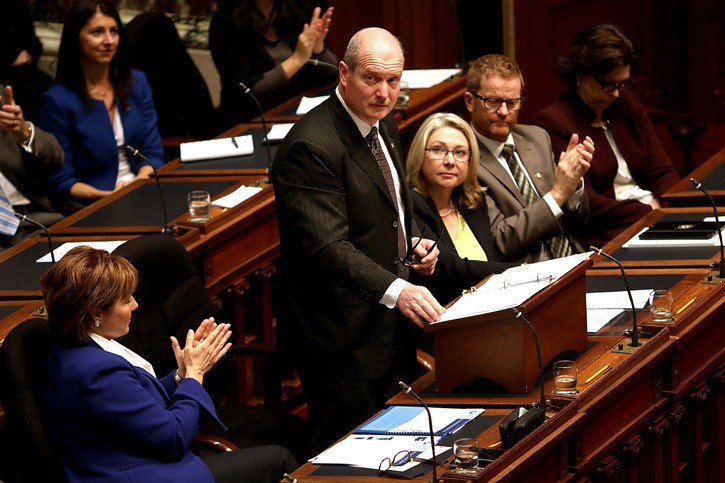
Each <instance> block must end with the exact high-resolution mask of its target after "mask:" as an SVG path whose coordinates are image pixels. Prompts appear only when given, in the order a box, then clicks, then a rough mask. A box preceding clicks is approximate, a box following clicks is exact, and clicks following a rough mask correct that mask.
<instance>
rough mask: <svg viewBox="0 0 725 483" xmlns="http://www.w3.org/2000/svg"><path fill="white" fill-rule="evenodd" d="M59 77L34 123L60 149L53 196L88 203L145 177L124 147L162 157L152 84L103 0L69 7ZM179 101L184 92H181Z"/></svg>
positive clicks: (144, 168) (81, 0) (155, 160)
mask: <svg viewBox="0 0 725 483" xmlns="http://www.w3.org/2000/svg"><path fill="white" fill-rule="evenodd" d="M56 82H57V83H56V85H55V86H53V87H52V88H51V89H49V90H48V91H47V92H46V93H45V94H44V95H43V99H42V105H41V113H40V119H39V120H38V124H39V125H40V126H41V127H43V128H44V129H46V130H47V131H49V132H51V133H52V134H54V135H55V136H56V137H57V138H58V141H59V142H60V144H61V146H62V147H63V151H64V152H65V163H64V165H63V167H62V168H61V169H60V170H58V171H57V172H55V173H53V174H52V175H51V176H50V177H49V180H48V182H49V185H50V188H51V189H52V190H53V191H54V192H55V193H56V195H57V197H58V198H61V199H69V198H70V199H73V200H75V201H79V202H81V203H90V202H92V201H94V200H97V199H100V198H103V197H104V196H106V195H108V194H110V193H112V192H113V191H115V190H117V189H119V188H121V187H123V186H125V185H126V184H128V183H130V182H131V181H133V180H134V179H138V178H148V177H149V175H151V174H152V172H153V170H152V169H151V167H150V166H148V165H147V164H145V162H143V161H141V160H140V159H136V158H134V157H133V156H130V155H129V154H128V151H127V149H126V146H127V145H131V146H133V147H134V148H136V149H138V150H139V151H140V152H141V153H143V154H144V155H145V156H146V157H148V158H149V159H150V161H151V163H152V164H153V165H154V166H156V167H160V166H162V165H163V163H164V154H163V147H162V145H161V136H160V135H159V131H158V129H157V126H156V121H157V116H156V111H155V110H154V104H153V99H152V96H151V88H150V87H149V84H148V82H147V80H146V77H145V75H144V74H143V73H142V72H141V71H137V70H131V68H130V64H129V61H128V55H127V52H126V42H125V38H124V33H123V26H122V24H121V19H120V17H119V15H118V12H117V11H116V9H115V7H114V6H113V4H112V3H110V2H109V1H107V0H78V1H76V2H75V3H74V4H73V5H72V6H71V8H70V10H69V11H68V15H67V16H66V21H65V24H64V27H63V34H62V36H61V41H60V49H59V52H58V69H57V74H56ZM180 102H183V100H180Z"/></svg>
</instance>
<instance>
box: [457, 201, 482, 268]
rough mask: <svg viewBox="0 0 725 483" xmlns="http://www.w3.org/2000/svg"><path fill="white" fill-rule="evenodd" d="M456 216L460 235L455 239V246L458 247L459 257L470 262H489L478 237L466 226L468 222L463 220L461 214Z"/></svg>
mask: <svg viewBox="0 0 725 483" xmlns="http://www.w3.org/2000/svg"><path fill="white" fill-rule="evenodd" d="M456 214H457V215H458V233H456V236H455V237H453V245H454V246H455V247H456V251H457V252H458V256H459V257H461V258H468V259H469V260H478V261H481V262H486V261H488V257H487V256H486V252H485V251H484V250H483V247H481V244H480V243H478V240H477V239H476V235H474V234H473V231H471V229H470V228H469V227H468V225H467V224H466V220H464V219H463V217H462V216H461V214H460V213H459V212H456Z"/></svg>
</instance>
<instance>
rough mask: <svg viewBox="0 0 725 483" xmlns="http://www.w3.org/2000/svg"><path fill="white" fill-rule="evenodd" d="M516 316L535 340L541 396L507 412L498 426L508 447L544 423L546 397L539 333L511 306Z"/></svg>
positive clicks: (503, 442) (505, 445)
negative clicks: (527, 407)
mask: <svg viewBox="0 0 725 483" xmlns="http://www.w3.org/2000/svg"><path fill="white" fill-rule="evenodd" d="M511 310H513V312H514V315H515V316H516V318H518V319H521V320H522V321H523V322H524V323H525V324H526V325H527V326H528V328H529V329H530V330H531V333H532V334H534V341H535V342H536V358H537V360H538V361H539V381H540V386H541V397H540V399H539V402H538V403H534V404H533V405H532V406H531V408H530V409H526V408H523V407H521V408H516V409H514V410H513V411H512V412H511V413H509V415H508V416H506V418H504V420H503V421H501V423H500V424H499V426H498V430H499V434H500V436H501V446H503V447H504V448H510V447H511V446H513V445H514V444H516V443H518V442H519V441H521V440H522V439H523V438H524V437H525V436H527V435H528V434H529V433H531V432H532V431H533V430H535V429H536V428H538V427H539V426H541V425H542V424H544V421H546V398H545V397H544V363H543V361H542V359H541V344H540V343H539V334H537V333H536V329H534V326H533V325H531V322H529V320H528V319H527V318H526V317H525V316H524V314H523V313H521V311H520V310H519V309H517V308H516V307H513V308H512V309H511Z"/></svg>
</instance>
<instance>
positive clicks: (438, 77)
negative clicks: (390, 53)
mask: <svg viewBox="0 0 725 483" xmlns="http://www.w3.org/2000/svg"><path fill="white" fill-rule="evenodd" d="M460 73H461V69H408V70H404V71H403V77H401V78H400V80H401V82H407V83H408V88H410V89H427V88H428V87H433V86H435V85H438V84H440V83H441V82H443V81H444V80H446V79H450V78H451V77H453V76H454V75H458V74H460Z"/></svg>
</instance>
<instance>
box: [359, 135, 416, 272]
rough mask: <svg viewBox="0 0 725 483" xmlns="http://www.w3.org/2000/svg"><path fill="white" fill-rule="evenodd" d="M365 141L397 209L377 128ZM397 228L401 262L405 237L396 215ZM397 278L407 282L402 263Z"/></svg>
mask: <svg viewBox="0 0 725 483" xmlns="http://www.w3.org/2000/svg"><path fill="white" fill-rule="evenodd" d="M365 140H366V141H367V142H368V145H369V146H370V149H371V150H372V152H373V156H375V161H377V163H378V167H379V168H380V171H381V172H382V173H383V178H384V179H385V185H386V186H387V187H388V192H389V193H390V198H392V200H393V204H394V205H395V207H396V210H395V211H396V212H397V211H398V210H397V207H398V197H397V195H396V194H395V183H393V173H392V171H391V170H390V165H389V164H388V160H387V159H385V154H384V153H383V148H382V147H381V146H380V138H379V137H378V128H376V127H375V126H373V128H372V129H371V130H370V134H368V135H367V136H366V137H365ZM396 224H397V228H398V259H399V260H403V259H404V258H405V254H406V253H407V251H408V249H407V244H406V243H405V235H404V234H403V224H402V221H401V219H400V215H398V220H397V223H396ZM398 276H399V277H400V278H402V279H405V280H407V279H408V267H406V266H405V265H403V264H402V263H400V262H399V263H398Z"/></svg>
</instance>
